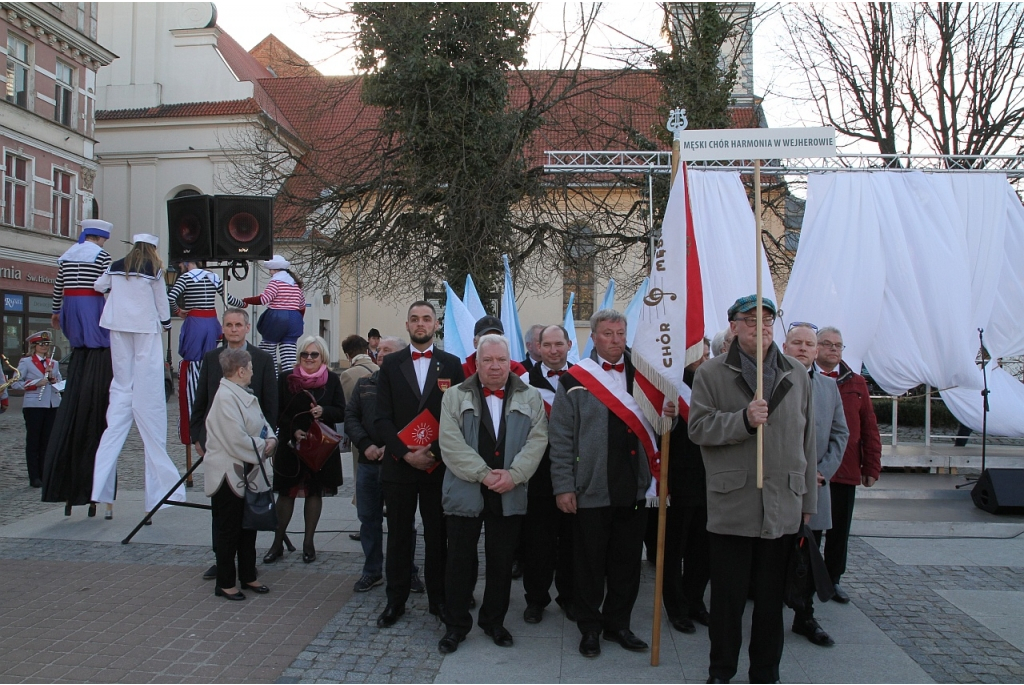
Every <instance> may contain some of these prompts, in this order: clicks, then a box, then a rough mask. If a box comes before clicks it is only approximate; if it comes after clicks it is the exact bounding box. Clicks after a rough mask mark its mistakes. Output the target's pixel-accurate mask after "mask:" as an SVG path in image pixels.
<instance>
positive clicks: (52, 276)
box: [0, 259, 57, 294]
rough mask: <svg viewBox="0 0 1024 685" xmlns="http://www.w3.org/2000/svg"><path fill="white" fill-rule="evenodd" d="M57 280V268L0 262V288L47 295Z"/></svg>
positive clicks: (6, 261) (28, 263) (25, 263)
mask: <svg viewBox="0 0 1024 685" xmlns="http://www.w3.org/2000/svg"><path fill="white" fill-rule="evenodd" d="M56 280H57V267H56V266H45V265H43V264H32V263H30V262H15V261H11V260H7V259H4V260H0V288H3V289H4V290H8V289H11V290H21V291H25V292H30V293H43V294H49V293H52V292H53V283H54V281H56Z"/></svg>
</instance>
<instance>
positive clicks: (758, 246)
mask: <svg viewBox="0 0 1024 685" xmlns="http://www.w3.org/2000/svg"><path fill="white" fill-rule="evenodd" d="M754 232H755V233H757V240H756V241H755V243H754V261H755V262H756V264H757V266H756V272H757V276H756V278H757V309H756V310H755V311H754V314H755V315H756V316H755V318H756V319H757V392H756V393H755V394H754V399H756V400H761V399H764V374H763V372H764V340H763V339H762V335H763V333H764V322H763V321H762V320H761V299H762V293H761V250H762V249H764V245H763V244H762V238H761V160H759V159H755V160H754ZM762 487H764V424H761V425H759V426H758V427H757V489H758V490H760V489H761V488H762Z"/></svg>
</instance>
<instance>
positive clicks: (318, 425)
mask: <svg viewBox="0 0 1024 685" xmlns="http://www.w3.org/2000/svg"><path fill="white" fill-rule="evenodd" d="M303 392H305V393H306V394H307V395H309V399H311V400H313V407H316V406H317V403H316V398H315V397H313V394H312V393H311V392H309V391H308V390H304V391H303ZM311 412H312V407H310V412H301V414H307V413H311ZM340 442H341V436H340V435H339V434H338V432H337V431H335V430H334V429H333V428H331V427H330V426H328V425H327V424H326V423H324V422H323V421H320V420H318V419H313V423H311V424H310V426H309V430H307V431H306V437H304V438H303V439H302V440H296V441H295V443H294V446H293V447H292V449H294V450H295V454H297V455H298V456H299V459H301V460H302V463H303V464H305V465H306V466H308V467H309V469H310V471H312V472H313V473H319V472H320V470H321V469H322V468H323V467H324V464H326V463H327V459H328V457H330V456H331V454H332V453H333V452H334V450H335V449H337V448H338V444H339V443H340Z"/></svg>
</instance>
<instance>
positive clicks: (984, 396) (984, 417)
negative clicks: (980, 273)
mask: <svg viewBox="0 0 1024 685" xmlns="http://www.w3.org/2000/svg"><path fill="white" fill-rule="evenodd" d="M978 343H979V344H980V345H981V381H982V390H981V405H982V411H981V472H982V473H983V474H984V473H985V448H986V447H987V444H988V412H989V404H988V396H989V389H988V362H986V361H985V329H984V328H979V329H978ZM966 479H967V482H966V483H961V484H960V485H957V486H956V489H957V490H959V489H960V488H965V487H967V486H968V485H974V484H975V483H976V482H977V481H978V478H972V477H970V476H968V477H967V478H966Z"/></svg>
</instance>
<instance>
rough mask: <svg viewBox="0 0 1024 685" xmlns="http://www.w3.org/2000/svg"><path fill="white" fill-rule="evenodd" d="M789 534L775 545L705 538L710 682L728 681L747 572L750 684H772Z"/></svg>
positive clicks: (739, 641) (778, 651) (723, 537)
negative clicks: (708, 569) (750, 612)
mask: <svg viewBox="0 0 1024 685" xmlns="http://www.w3.org/2000/svg"><path fill="white" fill-rule="evenodd" d="M794 537H795V536H794V535H783V536H782V537H781V538H777V539H775V540H764V539H761V538H748V537H741V536H738V535H719V534H717V533H708V538H709V542H710V551H711V626H710V628H709V631H708V632H709V634H710V637H711V663H710V667H709V669H708V674H709V676H710V677H711V678H720V679H722V680H731V679H732V677H733V676H735V675H736V664H737V661H738V659H739V655H740V646H741V645H742V644H743V610H744V609H745V608H746V605H747V590H748V586H749V585H750V582H751V579H750V570H751V568H754V567H756V568H757V573H756V574H754V580H753V582H754V615H753V617H752V620H751V628H750V648H749V653H750V672H749V677H750V682H752V683H774V682H776V681H777V680H778V679H779V662H780V661H781V660H782V646H783V643H784V640H785V633H784V632H783V624H782V604H783V593H784V590H785V585H786V568H787V566H788V565H789V554H790V550H791V549H792V548H793V544H794Z"/></svg>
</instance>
